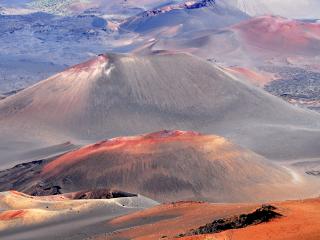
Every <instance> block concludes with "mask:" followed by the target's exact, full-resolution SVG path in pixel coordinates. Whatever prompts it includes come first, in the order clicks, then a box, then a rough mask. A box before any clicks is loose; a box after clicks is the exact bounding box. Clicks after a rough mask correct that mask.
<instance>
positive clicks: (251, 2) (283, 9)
mask: <svg viewBox="0 0 320 240" xmlns="http://www.w3.org/2000/svg"><path fill="white" fill-rule="evenodd" d="M224 1H225V2H227V3H229V4H230V5H231V6H234V7H237V8H239V9H240V10H242V11H244V12H246V13H248V14H249V15H251V16H257V15H265V14H272V15H279V16H282V17H289V18H304V19H307V18H308V19H312V18H320V14H319V11H318V9H319V7H320V3H319V1H317V0H304V1H299V0H282V1H278V0H269V1H264V0H224Z"/></svg>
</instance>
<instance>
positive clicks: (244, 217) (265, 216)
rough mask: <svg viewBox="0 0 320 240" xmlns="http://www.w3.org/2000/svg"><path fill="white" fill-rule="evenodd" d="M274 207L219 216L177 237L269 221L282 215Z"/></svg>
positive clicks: (266, 206) (268, 206) (217, 231)
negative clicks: (219, 217) (226, 216)
mask: <svg viewBox="0 0 320 240" xmlns="http://www.w3.org/2000/svg"><path fill="white" fill-rule="evenodd" d="M275 210H276V208H275V207H274V206H271V205H263V206H262V207H261V208H258V209H257V210H255V211H254V212H252V213H249V214H241V215H239V216H233V217H230V218H221V219H217V220H214V221H213V222H212V223H208V224H206V225H205V226H201V227H199V228H197V229H192V230H190V231H189V232H187V233H185V234H180V235H179V237H184V236H193V235H201V234H210V233H219V232H222V231H226V230H230V229H239V228H245V227H248V226H252V225H257V224H260V223H265V222H269V221H270V220H272V219H274V218H279V217H281V216H282V215H281V214H280V213H277V212H276V211H275Z"/></svg>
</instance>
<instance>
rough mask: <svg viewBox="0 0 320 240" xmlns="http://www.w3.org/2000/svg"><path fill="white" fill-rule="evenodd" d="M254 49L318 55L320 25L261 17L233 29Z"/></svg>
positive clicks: (280, 18)
mask: <svg viewBox="0 0 320 240" xmlns="http://www.w3.org/2000/svg"><path fill="white" fill-rule="evenodd" d="M233 29H235V30H237V31H239V32H240V34H241V36H242V37H243V38H244V39H245V40H246V42H247V43H249V44H250V45H253V46H255V47H259V48H261V49H262V50H263V49H269V50H274V51H280V52H288V53H292V54H297V53H304V54H310V55H314V54H318V52H317V51H316V50H319V49H320V44H319V42H320V24H317V23H308V22H302V21H297V20H289V19H286V18H282V17H274V16H263V17H257V18H254V19H250V20H248V21H246V22H243V23H240V24H238V25H236V26H234V27H233Z"/></svg>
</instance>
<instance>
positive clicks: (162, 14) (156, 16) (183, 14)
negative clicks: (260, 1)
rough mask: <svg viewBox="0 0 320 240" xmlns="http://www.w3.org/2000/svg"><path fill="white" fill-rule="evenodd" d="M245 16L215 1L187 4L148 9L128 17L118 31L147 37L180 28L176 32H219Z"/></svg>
mask: <svg viewBox="0 0 320 240" xmlns="http://www.w3.org/2000/svg"><path fill="white" fill-rule="evenodd" d="M244 19H248V15H246V14H245V13H243V12H241V11H239V10H237V9H236V8H232V7H229V6H228V5H225V4H220V3H219V1H218V2H216V1H214V0H198V1H187V2H184V3H179V4H172V5H167V6H164V7H162V8H156V9H151V10H148V11H145V12H143V13H141V14H138V15H137V16H133V17H131V18H128V19H127V20H126V21H125V22H124V23H122V24H121V28H122V29H125V30H129V31H135V32H139V33H143V34H146V33H148V32H152V31H159V30H161V29H162V28H170V27H171V28H172V27H176V28H179V32H192V31H194V30H201V29H218V28H222V27H226V26H230V25H232V24H235V23H238V22H239V21H241V20H244Z"/></svg>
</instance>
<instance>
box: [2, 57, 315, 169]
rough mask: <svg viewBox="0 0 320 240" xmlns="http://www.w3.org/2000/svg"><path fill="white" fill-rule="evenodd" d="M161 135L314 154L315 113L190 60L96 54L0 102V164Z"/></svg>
mask: <svg viewBox="0 0 320 240" xmlns="http://www.w3.org/2000/svg"><path fill="white" fill-rule="evenodd" d="M160 129H182V130H195V131H200V132H203V133H209V134H218V135H221V136H224V137H227V138H229V139H231V140H232V141H234V142H235V143H238V144H240V145H242V146H244V147H247V148H249V149H251V150H253V151H255V152H257V153H259V154H261V155H263V156H266V157H268V158H275V159H287V158H295V159H297V158H312V157H316V156H319V154H320V141H319V140H320V115H319V114H318V113H315V112H311V111H307V110H303V109H300V108H297V107H294V106H291V105H290V104H288V103H286V102H284V101H282V100H280V99H278V98H276V97H273V96H271V95H269V94H268V93H265V92H264V91H263V90H260V89H258V88H255V87H253V86H250V85H247V84H246V83H243V82H241V81H238V80H237V79H234V78H232V77H231V76H229V75H228V74H226V73H225V72H224V71H223V70H221V69H220V68H218V67H217V66H214V65H212V64H210V63H208V62H206V61H202V60H200V59H198V58H196V57H193V56H191V55H186V54H176V53H163V52H160V53H157V54H153V55H149V56H136V55H113V54H111V55H102V56H99V57H98V58H96V59H93V60H91V61H89V62H87V63H84V64H80V65H77V66H75V67H72V68H70V69H68V70H66V71H65V72H62V73H60V74H57V75H55V76H53V77H51V78H49V79H47V80H45V81H42V82H40V83H39V84H36V85H34V86H32V87H29V88H27V89H25V90H23V91H21V92H19V93H17V94H16V95H13V96H10V97H8V98H6V99H4V100H2V101H0V131H1V133H2V137H1V139H0V149H1V153H3V155H2V156H1V159H0V160H1V163H3V164H4V163H8V162H11V163H12V161H14V160H15V161H16V162H17V161H19V160H23V159H17V156H18V155H19V153H20V155H19V156H20V157H21V156H23V155H21V154H22V153H23V151H25V149H27V148H29V149H36V148H37V147H39V148H40V147H45V146H48V144H54V143H55V144H57V143H61V142H66V141H71V142H73V143H74V144H81V143H82V144H83V143H90V142H94V141H98V140H101V139H106V138H110V137H114V136H128V135H136V134H140V133H144V132H155V131H158V130H160ZM13 156H15V157H13Z"/></svg>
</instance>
